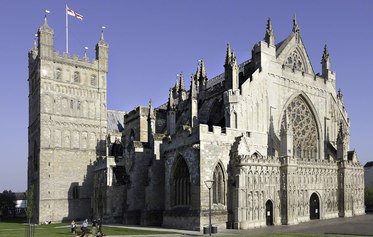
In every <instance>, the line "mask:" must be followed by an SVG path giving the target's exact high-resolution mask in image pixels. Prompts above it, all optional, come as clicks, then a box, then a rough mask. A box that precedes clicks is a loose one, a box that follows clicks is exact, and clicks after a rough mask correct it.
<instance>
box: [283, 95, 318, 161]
mask: <svg viewBox="0 0 373 237" xmlns="http://www.w3.org/2000/svg"><path fill="white" fill-rule="evenodd" d="M286 113H287V114H288V116H289V120H290V121H289V122H290V123H291V125H292V129H293V151H294V155H295V157H297V158H306V159H309V158H317V157H318V150H319V149H318V140H319V135H318V128H317V122H316V118H315V116H314V114H313V112H312V111H311V109H310V107H309V105H308V104H307V103H306V101H305V100H304V99H303V97H302V96H301V95H299V96H297V97H295V98H294V100H293V101H292V102H291V103H290V104H289V105H288V106H287V108H286ZM281 123H282V125H281V127H286V126H285V124H284V123H285V115H284V116H283V118H282V122H281Z"/></svg>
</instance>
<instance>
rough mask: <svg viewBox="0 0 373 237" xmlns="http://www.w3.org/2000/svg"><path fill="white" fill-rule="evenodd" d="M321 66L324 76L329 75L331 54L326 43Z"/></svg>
mask: <svg viewBox="0 0 373 237" xmlns="http://www.w3.org/2000/svg"><path fill="white" fill-rule="evenodd" d="M321 68H322V76H323V77H327V76H328V71H329V70H330V56H329V52H328V47H327V45H326V44H325V46H324V52H323V54H322V58H321Z"/></svg>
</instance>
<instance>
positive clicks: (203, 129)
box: [199, 124, 250, 139]
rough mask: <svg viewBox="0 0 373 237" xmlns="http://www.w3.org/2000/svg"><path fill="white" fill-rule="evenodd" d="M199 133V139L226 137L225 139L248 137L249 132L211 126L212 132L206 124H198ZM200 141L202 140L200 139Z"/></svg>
mask: <svg viewBox="0 0 373 237" xmlns="http://www.w3.org/2000/svg"><path fill="white" fill-rule="evenodd" d="M199 133H200V137H202V136H203V137H206V138H207V137H211V136H216V135H220V136H227V137H237V136H241V135H244V136H250V135H249V134H250V133H249V132H247V131H243V130H239V129H235V128H227V127H223V128H222V127H220V126H212V131H211V130H210V129H209V126H208V125H207V124H200V125H199ZM201 139H202V138H201Z"/></svg>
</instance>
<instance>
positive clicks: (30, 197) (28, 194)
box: [26, 185, 34, 237]
mask: <svg viewBox="0 0 373 237" xmlns="http://www.w3.org/2000/svg"><path fill="white" fill-rule="evenodd" d="M33 197H34V185H30V186H29V188H28V190H27V192H26V198H27V207H26V216H27V219H28V231H27V236H28V237H32V236H34V228H33V226H32V225H31V219H32V216H33V209H34V202H33Z"/></svg>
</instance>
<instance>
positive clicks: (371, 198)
mask: <svg viewBox="0 0 373 237" xmlns="http://www.w3.org/2000/svg"><path fill="white" fill-rule="evenodd" d="M365 206H366V207H369V208H373V187H365Z"/></svg>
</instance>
